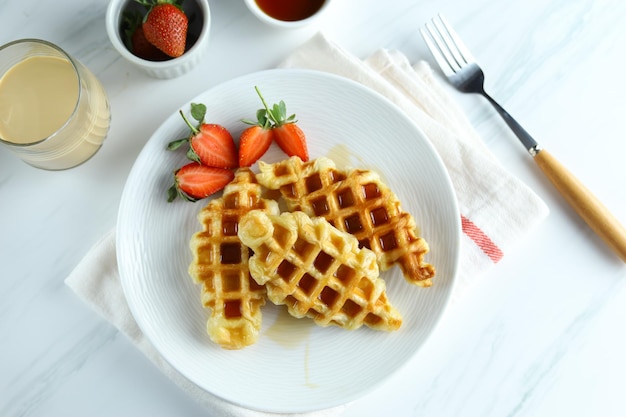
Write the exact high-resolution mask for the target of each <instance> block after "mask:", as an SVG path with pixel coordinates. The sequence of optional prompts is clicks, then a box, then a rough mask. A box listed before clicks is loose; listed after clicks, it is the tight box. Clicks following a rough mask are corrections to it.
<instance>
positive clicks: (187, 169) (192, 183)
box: [167, 162, 235, 202]
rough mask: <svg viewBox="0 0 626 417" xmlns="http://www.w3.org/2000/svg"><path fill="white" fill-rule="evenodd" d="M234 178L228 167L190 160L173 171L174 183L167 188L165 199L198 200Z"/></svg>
mask: <svg viewBox="0 0 626 417" xmlns="http://www.w3.org/2000/svg"><path fill="white" fill-rule="evenodd" d="M233 178H235V173H234V172H233V171H231V170H229V169H222V168H214V167H207V166H204V165H202V164H199V163H198V162H190V163H188V164H187V165H184V166H183V167H182V168H180V169H178V170H176V171H174V185H172V186H171V187H170V189H169V190H168V192H167V193H168V197H167V201H169V202H172V201H174V200H175V199H176V197H181V198H183V199H185V200H188V201H198V200H202V199H203V198H206V197H209V196H210V195H212V194H214V193H216V192H218V191H220V190H221V189H223V188H224V187H225V186H226V185H227V184H228V183H229V182H231V181H232V180H233Z"/></svg>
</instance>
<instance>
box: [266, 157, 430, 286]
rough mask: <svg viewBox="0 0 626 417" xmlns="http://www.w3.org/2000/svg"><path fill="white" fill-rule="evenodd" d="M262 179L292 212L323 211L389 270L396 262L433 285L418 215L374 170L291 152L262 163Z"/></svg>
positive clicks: (315, 213) (420, 280)
mask: <svg viewBox="0 0 626 417" xmlns="http://www.w3.org/2000/svg"><path fill="white" fill-rule="evenodd" d="M259 167H260V170H261V172H260V173H259V174H257V179H258V181H259V183H260V184H261V185H263V186H264V187H267V188H268V189H270V190H280V192H281V195H282V196H283V198H284V200H285V202H286V205H287V207H288V209H289V210H290V211H296V210H301V211H304V212H305V213H306V214H308V215H309V216H321V217H324V218H325V219H326V220H328V221H329V222H330V223H331V224H332V225H333V226H335V227H336V228H337V229H339V230H342V231H345V232H348V233H351V234H352V235H354V236H355V237H356V238H357V240H358V241H359V246H361V247H366V248H369V249H371V250H372V251H373V252H374V253H375V254H376V258H377V262H378V266H379V267H380V270H381V271H385V270H387V269H389V268H391V267H392V266H393V264H395V263H397V264H398V265H399V266H400V268H401V269H402V272H403V274H404V277H405V278H406V280H407V281H408V282H410V283H414V284H417V285H420V286H423V287H429V286H431V285H432V278H433V276H434V275H435V268H434V267H433V266H432V265H430V264H428V263H426V262H425V261H424V255H425V254H426V253H427V252H428V250H429V247H428V244H427V243H426V241H425V240H424V239H423V238H421V237H420V236H419V234H418V231H417V226H416V224H415V220H414V219H413V216H411V215H410V214H409V213H407V212H405V211H403V210H402V209H401V207H400V201H399V200H398V198H397V197H396V195H395V194H394V193H393V192H392V191H391V190H390V189H389V188H388V187H387V186H386V185H385V184H384V183H383V182H382V181H381V180H380V177H379V176H378V174H376V173H374V172H373V171H369V170H362V169H351V170H345V171H342V170H339V169H337V168H336V166H335V164H334V162H333V161H331V160H330V159H328V158H317V159H314V160H310V161H308V162H302V160H300V158H298V157H291V158H289V159H286V160H284V161H281V162H278V163H275V164H266V163H263V162H260V163H259Z"/></svg>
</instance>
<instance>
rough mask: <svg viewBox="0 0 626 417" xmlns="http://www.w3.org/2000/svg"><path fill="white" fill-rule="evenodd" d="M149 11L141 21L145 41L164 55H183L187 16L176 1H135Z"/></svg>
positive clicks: (187, 24)
mask: <svg viewBox="0 0 626 417" xmlns="http://www.w3.org/2000/svg"><path fill="white" fill-rule="evenodd" d="M135 1H137V3H140V4H143V5H145V6H147V7H149V8H150V9H149V10H148V13H147V15H146V17H145V19H144V21H143V31H144V33H145V35H146V39H147V40H148V42H150V43H151V44H152V45H154V46H156V47H157V48H158V49H160V50H161V51H163V52H164V53H165V54H166V55H168V56H171V57H172V58H176V57H179V56H181V55H182V54H183V53H185V43H186V42H187V28H188V26H189V21H188V19H187V15H186V14H185V12H184V11H183V9H182V7H181V6H180V5H179V4H178V2H177V1H176V0H135Z"/></svg>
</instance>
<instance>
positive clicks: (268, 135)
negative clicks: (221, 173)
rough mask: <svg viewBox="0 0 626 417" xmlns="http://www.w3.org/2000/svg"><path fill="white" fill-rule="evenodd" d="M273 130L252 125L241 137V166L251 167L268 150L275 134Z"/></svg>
mask: <svg viewBox="0 0 626 417" xmlns="http://www.w3.org/2000/svg"><path fill="white" fill-rule="evenodd" d="M272 133H273V132H272V130H270V129H264V128H262V127H261V126H251V127H249V128H247V129H246V130H244V131H243V133H242V134H241V137H240V138H239V166H240V167H249V166H250V165H252V164H254V163H255V162H256V161H258V160H259V158H261V157H262V156H263V154H265V152H267V150H268V149H269V147H270V145H271V144H272V139H273V137H274V135H273V134H272Z"/></svg>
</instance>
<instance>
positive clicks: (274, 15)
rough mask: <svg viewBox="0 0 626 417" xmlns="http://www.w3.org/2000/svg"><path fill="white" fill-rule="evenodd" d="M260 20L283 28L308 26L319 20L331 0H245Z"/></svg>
mask: <svg viewBox="0 0 626 417" xmlns="http://www.w3.org/2000/svg"><path fill="white" fill-rule="evenodd" d="M244 2H245V3H246V6H248V9H250V11H251V12H252V14H254V15H255V16H256V17H257V18H258V19H259V20H261V21H262V22H264V23H267V24H269V25H271V26H274V27H278V28H283V29H295V28H301V27H304V26H308V25H310V24H312V23H313V22H315V21H317V20H318V19H319V18H320V17H321V16H322V15H323V14H324V12H325V11H326V10H327V9H328V7H329V6H330V2H331V0H298V1H294V0H244Z"/></svg>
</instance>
